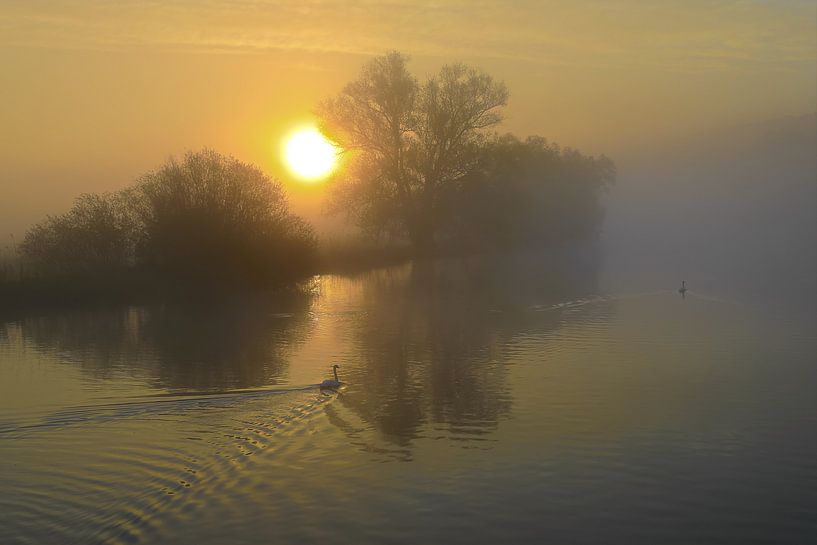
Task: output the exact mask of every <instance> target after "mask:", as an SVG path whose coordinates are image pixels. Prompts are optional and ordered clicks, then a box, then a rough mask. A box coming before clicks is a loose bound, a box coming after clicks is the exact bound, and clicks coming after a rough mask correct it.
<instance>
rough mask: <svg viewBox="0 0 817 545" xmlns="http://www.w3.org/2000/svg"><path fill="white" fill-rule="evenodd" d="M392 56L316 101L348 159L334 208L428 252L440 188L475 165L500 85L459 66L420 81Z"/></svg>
mask: <svg viewBox="0 0 817 545" xmlns="http://www.w3.org/2000/svg"><path fill="white" fill-rule="evenodd" d="M406 62H407V58H406V57H405V56H403V55H401V54H400V53H398V52H391V53H389V54H387V55H385V56H382V57H378V58H376V59H374V60H372V61H371V62H369V63H368V64H366V65H365V66H364V67H363V70H362V71H361V74H360V76H359V77H358V79H357V80H355V81H353V82H351V83H349V84H348V85H347V86H346V87H345V88H344V89H343V91H342V92H341V93H340V94H339V95H338V96H337V97H335V98H333V99H330V100H327V101H325V102H324V103H322V104H321V105H320V107H319V114H320V115H321V117H322V119H323V123H324V127H323V129H324V130H325V131H326V132H327V133H329V135H330V136H331V137H332V138H333V139H334V140H335V141H336V142H338V143H339V144H340V145H341V147H343V148H344V149H346V150H348V152H349V153H351V154H352V155H353V157H354V160H353V161H352V163H353V166H352V167H351V168H350V169H349V171H348V175H347V176H346V178H345V179H344V180H343V181H342V182H341V183H340V186H341V189H340V190H339V191H338V192H337V196H338V201H337V206H338V207H343V208H346V209H347V211H348V212H349V214H350V216H351V217H352V218H353V219H354V220H356V221H357V223H358V224H359V225H360V226H361V227H362V228H363V229H364V231H367V232H369V233H372V234H379V233H382V232H384V231H387V232H388V231H396V230H399V231H403V232H405V233H407V234H408V236H409V238H410V239H411V241H412V243H413V244H414V246H415V249H416V250H417V252H418V253H426V252H428V251H430V250H431V249H432V247H433V244H434V239H435V234H436V232H437V224H438V219H439V217H438V213H439V210H438V205H439V198H440V195H441V193H442V191H443V190H444V188H445V186H446V185H448V184H451V183H454V182H456V181H457V180H459V179H461V178H462V177H463V176H465V175H466V174H468V173H469V172H470V171H471V170H472V168H473V167H474V166H475V165H476V163H477V159H478V156H479V153H478V151H479V148H480V143H481V141H482V138H483V131H484V130H485V129H488V128H490V127H492V126H493V125H495V124H497V123H498V122H499V121H500V119H501V117H500V114H499V108H500V107H502V106H504V105H505V103H506V102H507V97H508V92H507V90H506V88H505V86H504V85H503V84H502V83H499V82H496V81H494V80H493V78H492V77H491V76H489V75H487V74H485V73H483V72H480V71H478V70H476V69H474V68H468V67H466V66H464V65H461V64H455V65H449V66H445V67H443V68H442V69H441V70H440V72H439V73H438V74H437V75H436V76H434V77H431V78H429V79H428V80H427V81H426V82H425V83H423V84H420V83H418V81H417V80H416V78H414V76H412V75H411V74H410V73H409V72H408V70H407V68H406Z"/></svg>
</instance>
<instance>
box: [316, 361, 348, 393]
mask: <svg viewBox="0 0 817 545" xmlns="http://www.w3.org/2000/svg"><path fill="white" fill-rule="evenodd" d="M339 367H340V365H337V364H335V365H333V366H332V373H334V374H335V380H331V379H326V380H324V381H323V382H321V388H338V387H340V386H341V385H342V384H343V383H342V382H341V381H340V379H338V368H339Z"/></svg>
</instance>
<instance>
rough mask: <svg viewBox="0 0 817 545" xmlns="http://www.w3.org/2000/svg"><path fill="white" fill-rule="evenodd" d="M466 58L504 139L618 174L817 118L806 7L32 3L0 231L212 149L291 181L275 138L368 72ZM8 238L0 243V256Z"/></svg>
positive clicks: (814, 30) (12, 95)
mask: <svg viewBox="0 0 817 545" xmlns="http://www.w3.org/2000/svg"><path fill="white" fill-rule="evenodd" d="M391 49H397V50H400V51H402V52H404V53H406V54H408V55H409V56H410V57H411V59H412V61H411V64H410V67H411V69H412V70H413V71H414V72H415V73H416V74H417V75H418V76H419V77H420V78H422V77H424V76H425V75H428V74H431V73H433V72H434V71H436V70H437V69H439V67H441V66H442V65H444V64H446V63H450V62H455V61H463V62H466V63H468V64H472V65H475V66H478V67H480V68H482V69H484V70H485V71H487V72H489V73H490V74H492V75H493V76H494V77H495V78H497V79H500V80H503V81H504V82H505V83H506V84H507V86H508V88H509V90H510V101H509V104H508V107H507V109H506V111H505V114H506V119H505V122H504V123H503V125H502V126H501V127H500V130H501V131H503V132H513V133H515V134H517V135H519V136H526V135H530V134H538V135H542V136H544V137H546V138H548V139H549V140H551V141H555V142H558V143H559V144H561V145H564V146H571V147H576V148H579V149H581V150H583V151H586V152H588V153H592V154H598V153H605V154H607V155H610V156H612V157H613V158H614V159H616V160H618V159H623V160H624V161H625V163H626V161H627V158H631V157H638V156H639V154H644V153H646V151H645V150H649V149H652V148H653V147H655V146H656V145H657V143H660V142H663V141H669V140H672V139H674V138H682V137H688V136H689V135H696V134H709V133H712V132H713V131H717V130H719V129H721V128H724V127H735V126H741V125H743V124H752V123H758V122H764V121H767V120H770V119H775V118H781V117H786V116H795V117H796V116H802V115H807V114H811V113H813V112H815V111H817V4H816V3H814V2H813V1H785V0H780V1H759V0H743V1H739V0H732V1H718V0H710V1H697V0H684V1H668V0H654V1H650V2H646V1H627V0H623V1H585V2H573V1H559V2H557V1H547V0H542V1H534V0H516V1H485V0H462V1H460V0H449V1H446V0H436V1H422V0H411V1H409V0H383V1H375V0H362V1H358V2H346V1H341V0H312V1H310V0H297V1H260V0H259V1H255V0H233V1H207V0H196V1H192V0H191V1H184V0H177V1H162V2H159V1H136V0H131V1H129V0H120V1H118V2H106V1H101V0H100V1H94V0H88V1H84V2H77V1H37V0H25V1H15V0H3V1H2V7H1V8H0V66H2V68H3V69H2V70H0V89H1V90H2V91H0V195H2V196H1V197H0V234H2V236H3V237H4V238H3V240H5V237H6V236H7V235H5V233H9V234H14V235H15V236H17V237H18V238H19V237H20V236H21V234H22V233H23V232H24V230H25V229H26V228H27V227H28V226H29V225H30V224H31V223H33V222H35V221H37V220H39V219H41V218H42V217H44V216H45V215H46V214H56V213H60V212H62V211H64V210H66V209H67V208H68V207H69V206H70V203H71V201H72V200H73V198H74V197H76V196H77V195H78V194H80V193H83V192H93V191H111V190H116V189H119V188H121V187H124V186H126V185H129V184H130V183H132V182H133V180H134V179H135V178H137V177H138V176H139V175H140V174H142V173H145V172H146V171H149V170H151V169H153V168H156V167H158V166H159V165H160V164H161V163H162V162H164V161H165V160H166V159H167V158H168V157H169V156H171V155H176V156H178V155H180V154H182V153H184V152H185V151H186V150H196V149H200V148H202V147H205V146H207V147H212V148H214V149H216V150H218V151H221V152H224V153H228V154H232V155H234V156H235V157H237V158H239V159H242V160H246V161H249V162H253V163H255V164H257V165H259V166H260V167H261V168H263V169H264V170H266V171H267V172H269V173H270V174H272V175H274V176H277V177H279V178H281V179H282V180H283V181H284V183H285V184H286V185H287V187H288V189H289V191H290V194H291V197H292V200H293V205H294V206H295V208H296V210H298V211H300V212H302V213H305V214H307V215H308V216H310V217H317V216H318V215H319V214H320V210H321V208H320V205H321V200H322V198H323V197H322V195H323V193H324V191H323V186H321V185H309V186H308V185H305V184H302V183H300V182H298V181H296V180H295V179H293V178H291V177H290V176H289V175H288V173H287V171H286V170H285V169H284V168H283V165H282V163H281V160H280V149H281V145H282V140H283V139H284V138H285V136H286V135H288V134H289V133H290V132H291V131H292V130H293V129H295V128H296V127H297V126H300V125H303V124H305V123H309V122H310V121H311V120H312V119H313V118H312V114H311V112H312V110H313V109H314V107H315V105H316V103H317V102H318V101H320V100H321V99H323V98H326V97H329V96H332V95H334V94H336V93H337V92H338V91H339V90H340V89H341V88H342V87H343V85H344V84H345V83H346V82H348V81H350V80H352V79H354V78H355V76H356V74H357V73H358V71H359V69H360V67H361V65H362V64H363V63H364V62H366V60H368V59H369V58H371V57H373V56H375V55H379V54H382V53H384V52H386V51H388V50H391ZM2 245H3V244H2V240H0V246H2Z"/></svg>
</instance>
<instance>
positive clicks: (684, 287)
mask: <svg viewBox="0 0 817 545" xmlns="http://www.w3.org/2000/svg"><path fill="white" fill-rule="evenodd" d="M686 292H687V281H686V280H681V288H680V289H679V290H678V293H680V294H681V295H683V294H685V293H686Z"/></svg>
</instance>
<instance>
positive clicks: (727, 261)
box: [604, 114, 817, 305]
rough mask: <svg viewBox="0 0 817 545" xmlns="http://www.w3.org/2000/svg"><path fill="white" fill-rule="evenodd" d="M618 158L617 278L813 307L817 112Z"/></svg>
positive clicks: (611, 245)
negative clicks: (683, 284) (673, 284)
mask: <svg viewBox="0 0 817 545" xmlns="http://www.w3.org/2000/svg"><path fill="white" fill-rule="evenodd" d="M648 153H649V155H647V154H644V155H642V156H640V157H638V156H633V157H631V158H621V159H619V160H618V161H617V164H618V166H619V179H618V184H617V186H616V187H615V188H614V189H613V191H612V192H611V193H610V195H609V196H608V215H607V221H606V225H605V232H604V240H605V244H606V249H607V258H608V263H609V265H610V267H609V270H610V274H611V280H610V281H611V282H613V283H615V284H617V285H620V286H626V287H627V288H630V289H634V288H635V287H636V286H640V288H642V289H645V288H650V287H666V284H668V283H670V284H671V283H675V284H680V282H681V280H682V279H684V280H686V281H687V282H688V283H690V284H691V286H693V287H694V288H693V289H699V290H701V291H704V292H705V291H707V290H710V291H717V292H719V293H724V292H725V293H731V294H733V295H735V296H737V295H743V296H749V297H758V298H761V299H779V298H785V299H787V300H791V301H799V302H801V303H806V304H809V305H814V303H815V293H816V291H817V290H815V279H817V244H815V242H817V115H815V114H811V115H806V116H799V117H787V118H781V119H775V120H770V121H767V122H763V123H756V124H751V125H743V126H735V127H732V128H730V129H725V130H721V131H716V132H712V133H709V134H702V135H701V136H700V137H699V138H697V139H689V140H687V141H684V142H678V143H676V144H674V145H667V146H665V147H664V148H663V149H654V150H650V151H649V152H648Z"/></svg>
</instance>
